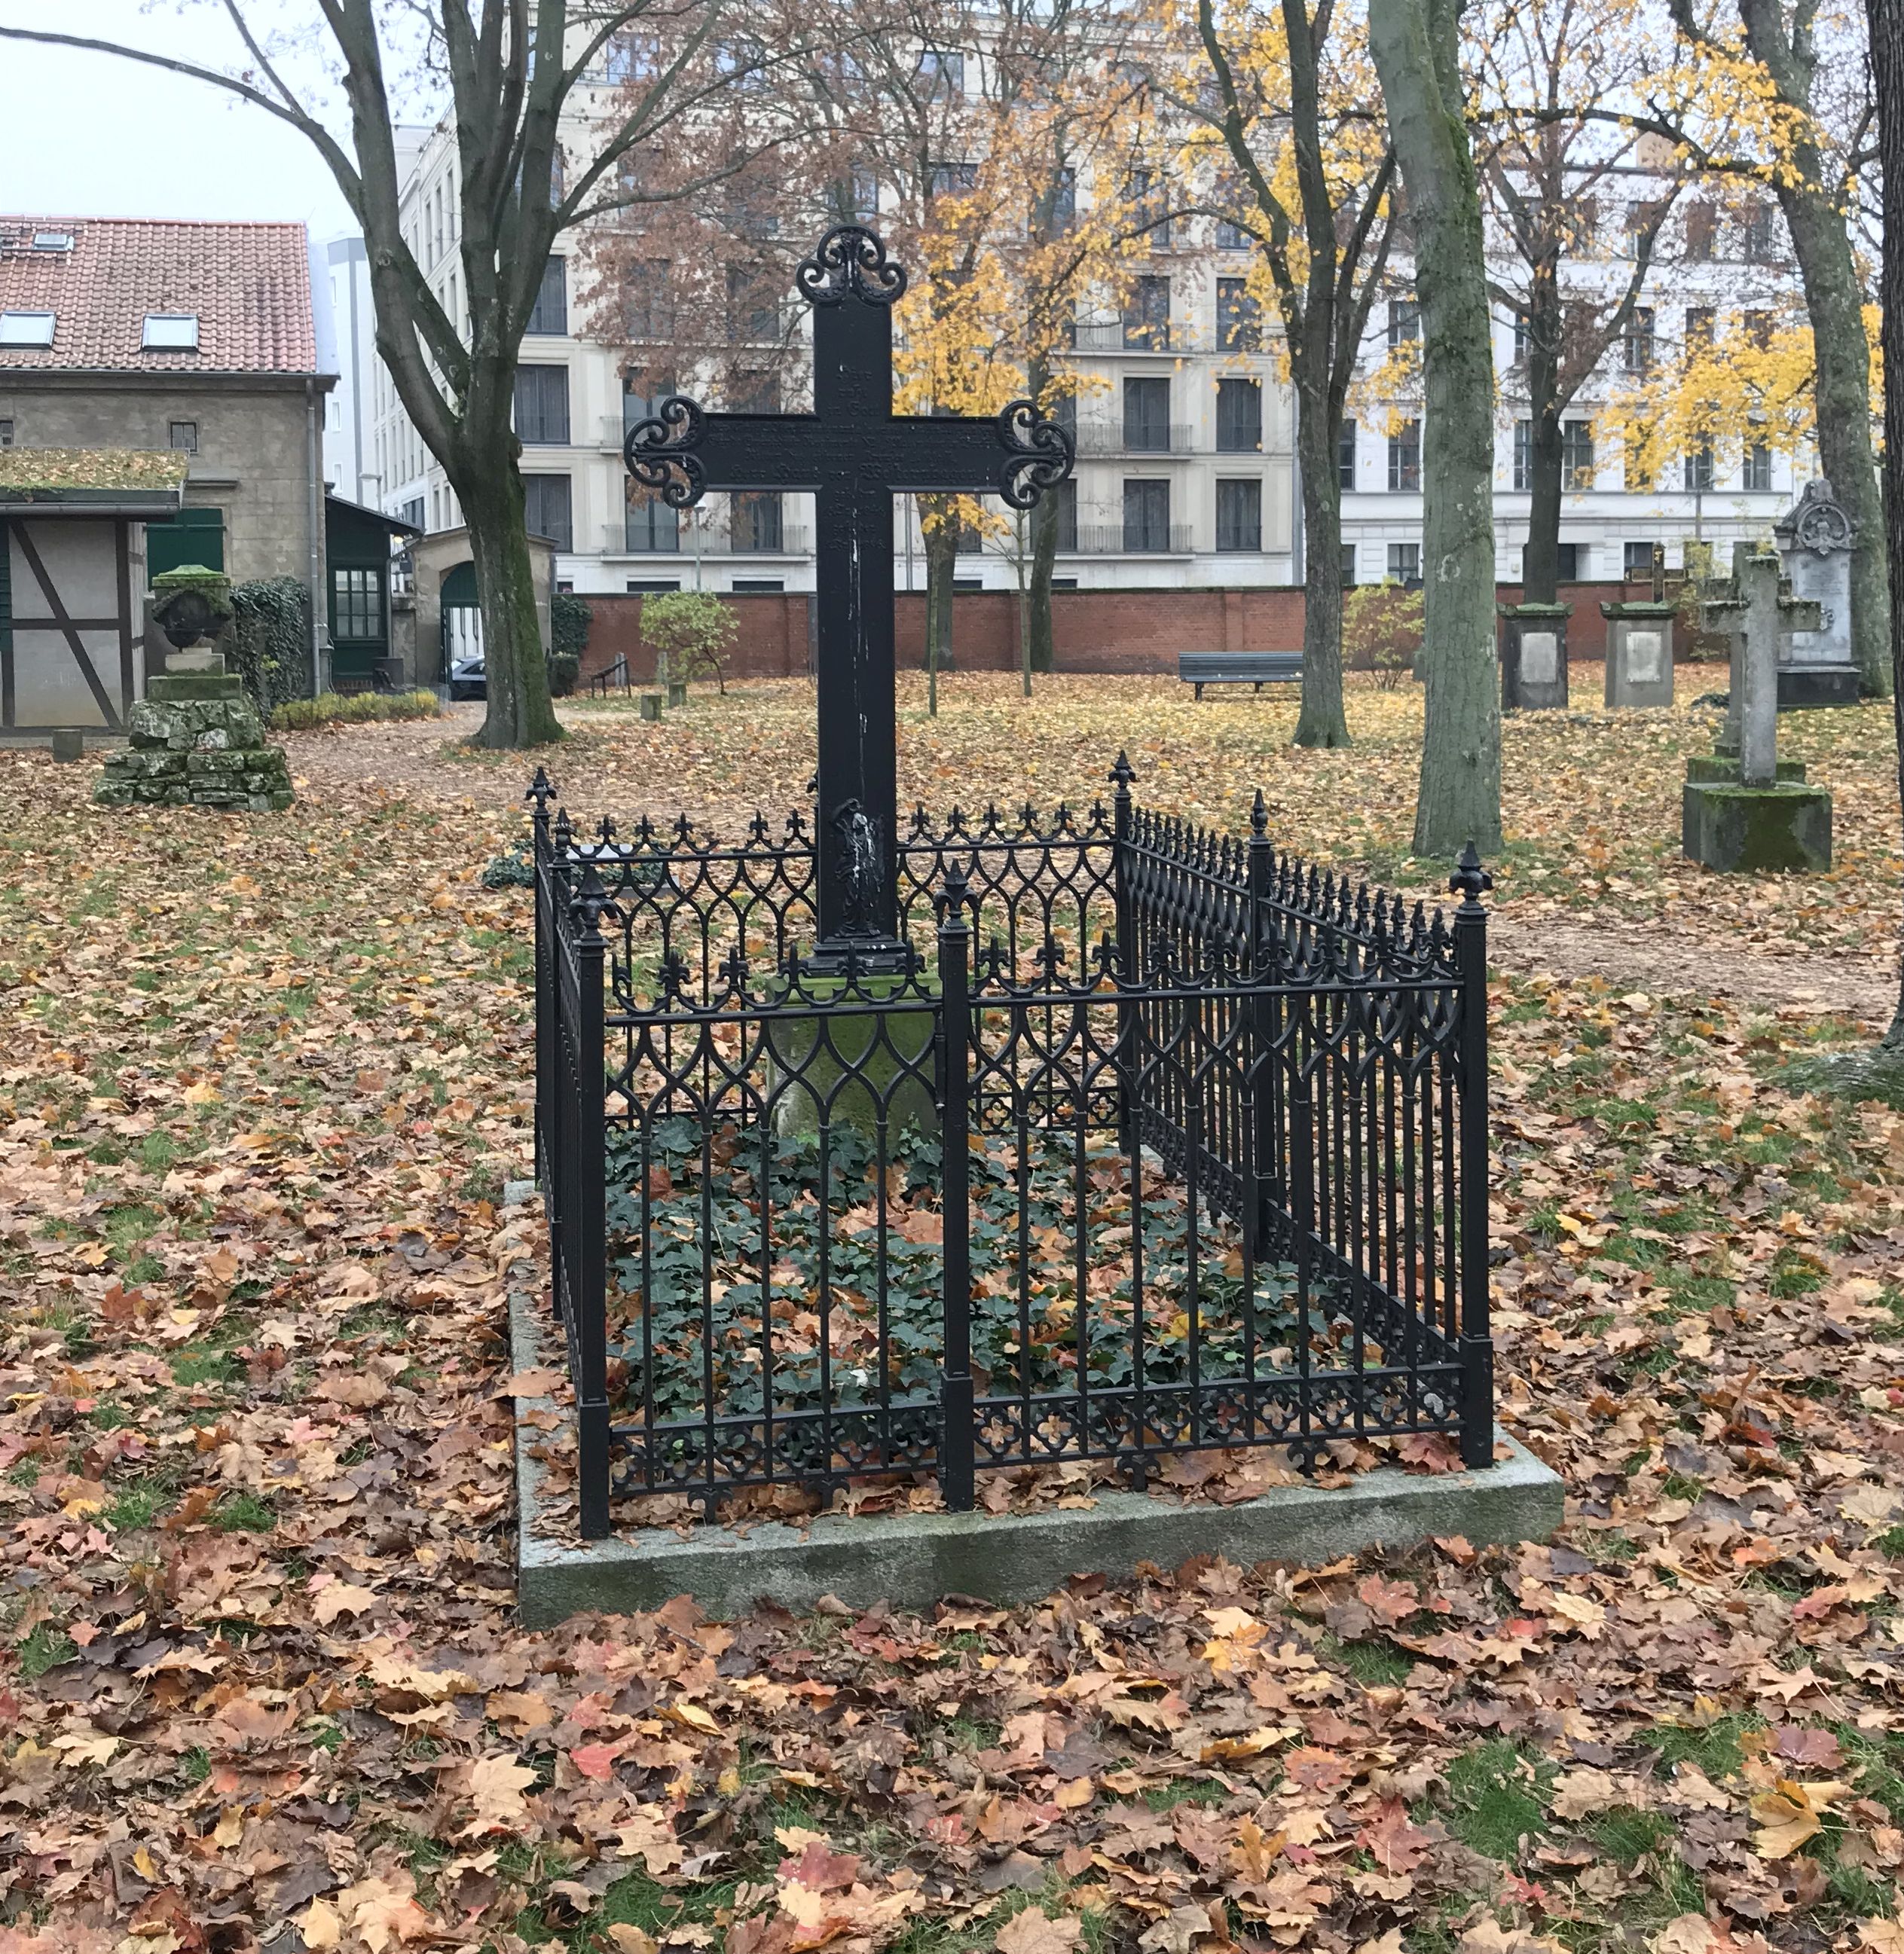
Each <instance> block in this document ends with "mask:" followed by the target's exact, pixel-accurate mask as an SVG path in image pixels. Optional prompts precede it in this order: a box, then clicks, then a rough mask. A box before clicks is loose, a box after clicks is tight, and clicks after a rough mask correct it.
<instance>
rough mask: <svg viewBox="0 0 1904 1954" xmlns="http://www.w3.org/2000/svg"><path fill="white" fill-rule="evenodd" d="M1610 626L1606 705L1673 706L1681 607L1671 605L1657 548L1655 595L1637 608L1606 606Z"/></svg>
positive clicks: (1602, 612)
mask: <svg viewBox="0 0 1904 1954" xmlns="http://www.w3.org/2000/svg"><path fill="white" fill-rule="evenodd" d="M1600 615H1601V616H1602V617H1604V618H1605V619H1606V620H1607V705H1609V706H1610V707H1613V706H1628V705H1632V706H1640V705H1671V704H1672V703H1673V650H1674V646H1673V637H1674V627H1675V626H1676V624H1677V623H1678V621H1679V607H1678V606H1677V605H1673V604H1669V603H1668V602H1666V551H1664V549H1663V548H1661V546H1660V545H1659V544H1657V543H1655V544H1654V545H1653V595H1652V596H1651V598H1650V599H1647V598H1641V600H1640V601H1639V602H1637V603H1630V604H1629V603H1620V604H1603V605H1601V606H1600Z"/></svg>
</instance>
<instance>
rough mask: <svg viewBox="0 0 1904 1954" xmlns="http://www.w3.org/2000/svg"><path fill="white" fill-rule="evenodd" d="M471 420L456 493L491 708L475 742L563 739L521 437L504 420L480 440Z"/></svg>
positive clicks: (526, 743) (537, 742) (517, 743)
mask: <svg viewBox="0 0 1904 1954" xmlns="http://www.w3.org/2000/svg"><path fill="white" fill-rule="evenodd" d="M477 432H478V431H477V429H475V428H474V426H471V425H470V423H469V422H468V421H467V420H466V421H465V423H464V436H463V438H462V439H461V441H459V442H458V451H459V453H458V459H459V460H461V458H462V455H463V454H464V452H467V455H468V457H469V464H470V465H469V466H468V467H467V468H466V469H465V468H459V470H458V474H459V475H461V477H462V479H461V480H459V481H458V482H455V488H456V493H457V498H458V501H461V504H462V505H463V515H464V520H465V521H466V522H467V523H468V525H469V532H470V554H471V556H472V557H473V558H474V560H475V564H476V589H477V597H478V598H479V599H480V602H481V604H482V607H483V671H484V674H485V676H486V680H487V685H486V690H487V692H488V694H489V705H488V709H487V711H486V712H485V714H484V715H483V725H482V729H481V730H480V732H478V733H477V735H476V743H477V745H478V746H502V747H513V746H541V745H543V743H545V742H546V741H549V740H559V739H560V738H561V737H562V727H561V726H560V724H559V723H558V721H557V720H556V718H555V707H554V705H552V703H551V702H550V699H549V662H548V656H547V653H546V650H545V648H544V646H543V642H542V626H541V623H540V620H539V618H538V617H537V610H536V589H535V573H534V569H533V564H532V561H531V559H530V554H529V538H528V531H527V526H526V525H525V523H524V520H523V493H522V477H521V475H520V473H518V471H517V468H516V457H515V435H513V434H511V432H510V431H509V429H508V424H507V423H506V422H505V423H504V424H503V426H502V427H501V429H491V430H489V431H488V432H489V440H488V441H486V442H485V443H481V444H479V443H478V442H477V439H476V438H475V437H476V435H477Z"/></svg>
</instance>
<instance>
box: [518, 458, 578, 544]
mask: <svg viewBox="0 0 1904 1954" xmlns="http://www.w3.org/2000/svg"><path fill="white" fill-rule="evenodd" d="M522 512H523V520H524V526H526V527H527V529H528V532H529V533H530V535H531V536H546V537H547V538H548V539H549V541H550V542H552V543H553V544H554V545H555V547H556V548H558V549H559V550H571V549H573V548H574V547H575V524H574V514H573V513H572V508H571V500H570V495H569V486H568V476H566V475H525V476H524V477H523V478H522Z"/></svg>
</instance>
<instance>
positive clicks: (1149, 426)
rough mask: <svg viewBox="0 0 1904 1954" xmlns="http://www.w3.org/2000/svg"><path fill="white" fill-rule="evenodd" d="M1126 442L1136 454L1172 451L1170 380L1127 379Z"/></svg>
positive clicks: (1125, 383)
mask: <svg viewBox="0 0 1904 1954" xmlns="http://www.w3.org/2000/svg"><path fill="white" fill-rule="evenodd" d="M1124 445H1125V447H1126V448H1128V449H1129V450H1130V451H1131V453H1132V454H1169V452H1170V382H1169V381H1168V380H1166V379H1134V380H1126V381H1125V382H1124Z"/></svg>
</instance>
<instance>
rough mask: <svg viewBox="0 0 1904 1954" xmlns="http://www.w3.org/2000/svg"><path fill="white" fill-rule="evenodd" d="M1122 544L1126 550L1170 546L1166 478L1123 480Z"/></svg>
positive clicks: (1168, 493)
mask: <svg viewBox="0 0 1904 1954" xmlns="http://www.w3.org/2000/svg"><path fill="white" fill-rule="evenodd" d="M1124 547H1125V548H1126V549H1127V550H1167V549H1168V548H1169V547H1170V485H1169V482H1125V485H1124Z"/></svg>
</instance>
